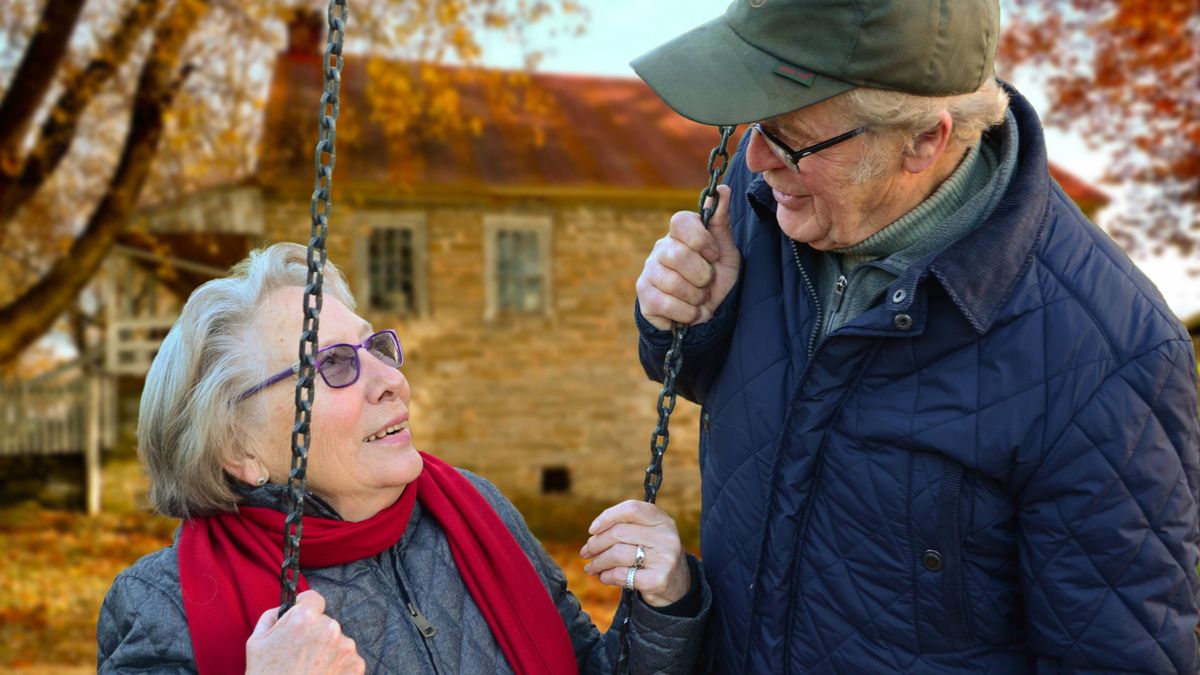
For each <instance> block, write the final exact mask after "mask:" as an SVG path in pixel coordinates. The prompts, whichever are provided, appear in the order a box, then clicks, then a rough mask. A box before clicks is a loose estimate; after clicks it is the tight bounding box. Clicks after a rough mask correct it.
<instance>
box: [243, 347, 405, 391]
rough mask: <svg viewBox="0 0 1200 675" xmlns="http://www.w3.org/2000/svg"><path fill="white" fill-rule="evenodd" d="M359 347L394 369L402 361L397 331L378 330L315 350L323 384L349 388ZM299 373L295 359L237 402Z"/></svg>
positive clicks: (357, 364) (356, 367) (355, 372)
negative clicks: (354, 341)
mask: <svg viewBox="0 0 1200 675" xmlns="http://www.w3.org/2000/svg"><path fill="white" fill-rule="evenodd" d="M360 349H366V350H367V352H368V353H370V354H372V355H374V356H375V358H377V359H379V360H380V361H383V362H384V364H386V365H389V366H391V367H393V368H399V367H400V364H402V363H404V353H403V352H402V351H401V350H400V338H399V337H397V336H396V331H394V330H381V331H379V332H378V333H375V334H374V335H372V336H371V337H369V338H367V339H366V340H363V341H362V342H361V343H360V344H356V345H351V344H345V343H340V344H336V345H329V346H327V347H322V348H321V349H318V350H317V355H316V361H317V372H318V373H320V374H321V379H322V380H325V384H327V385H329V386H330V387H333V388H335V389H340V388H341V387H349V386H350V385H352V384H354V383H355V382H357V381H358V374H359V373H360V372H361V371H362V363H361V362H360V361H359V358H358V350H360ZM299 372H300V362H299V361H297V362H296V363H294V364H292V367H291V368H288V369H287V370H281V371H279V372H278V373H276V374H275V375H272V376H271V377H269V378H268V379H266V380H264V381H263V382H262V383H261V384H258V385H256V386H253V387H251V388H249V389H247V390H246V391H244V392H242V395H241V396H238V398H237V400H238V402H239V403H240V402H241V401H244V400H246V399H248V398H250V397H251V396H253V395H255V394H257V393H258V392H260V391H262V390H263V389H266V388H267V387H269V386H271V385H273V384H275V383H276V382H282V381H283V380H285V379H287V378H289V377H291V376H292V375H295V374H296V373H299Z"/></svg>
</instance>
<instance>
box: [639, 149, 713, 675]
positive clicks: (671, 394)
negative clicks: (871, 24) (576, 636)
mask: <svg viewBox="0 0 1200 675" xmlns="http://www.w3.org/2000/svg"><path fill="white" fill-rule="evenodd" d="M735 128H736V127H733V126H723V127H720V129H721V141H720V144H719V145H717V146H715V147H713V149H712V151H711V152H709V153H708V185H706V186H705V187H704V189H703V190H701V191H700V201H699V204H698V205H697V207H696V208H697V210H698V211H699V212H700V222H701V223H703V224H704V227H706V228H707V227H708V222H709V220H710V219H711V218H712V215H713V214H714V213H716V210H717V202H719V201H720V193H718V192H717V185H718V184H719V183H720V182H721V176H723V175H724V174H725V169H726V168H728V166H729V152H728V150H727V149H726V148H728V147H729V137H730V136H731V135H732V134H733V130H734V129H735ZM709 197H711V198H712V201H711V202H710V201H709ZM687 329H688V327H687V326H686V325H685V324H680V323H674V322H673V323H672V324H671V348H670V349H668V350H667V356H666V359H665V360H664V362H663V373H664V375H663V386H662V390H661V391H659V393H658V424H657V425H655V427H654V433H653V434H651V435H650V466H648V467H646V479H645V481H644V482H643V484H642V487H643V489H644V491H645V497H644V499H645V501H648V502H650V503H651V504H653V503H654V502H655V501H656V500H657V499H658V489H659V488H660V487H661V486H662V475H663V474H662V462H663V457H664V456H665V455H666V454H667V444H668V443H669V442H670V440H671V433H670V430H669V429H668V425H669V424H670V422H671V413H672V412H674V411H675V378H676V377H678V376H679V369H680V368H681V367H682V366H683V338H684V336H685V335H687ZM620 609H621V610H623V611H624V615H625V618H624V620H622V621H621V626H620V629H619V630H620V631H621V652H620V655H619V656H618V658H617V672H618V673H622V674H623V673H628V672H629V618H630V614H631V611H632V610H633V591H630V590H623V591H621V605H620Z"/></svg>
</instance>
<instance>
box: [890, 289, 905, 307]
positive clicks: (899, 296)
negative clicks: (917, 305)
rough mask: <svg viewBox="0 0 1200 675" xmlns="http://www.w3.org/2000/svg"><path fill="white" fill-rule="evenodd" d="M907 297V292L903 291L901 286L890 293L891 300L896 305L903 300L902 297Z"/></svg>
mask: <svg viewBox="0 0 1200 675" xmlns="http://www.w3.org/2000/svg"><path fill="white" fill-rule="evenodd" d="M907 297H908V293H905V292H904V289H903V288H897V289H896V292H895V293H892V302H894V303H896V304H897V305H898V304H900V303H902V302H904V299H905V298H907Z"/></svg>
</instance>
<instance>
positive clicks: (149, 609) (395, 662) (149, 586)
mask: <svg viewBox="0 0 1200 675" xmlns="http://www.w3.org/2000/svg"><path fill="white" fill-rule="evenodd" d="M463 473H464V475H466V476H467V477H468V478H469V479H470V480H471V481H472V482H473V483H474V484H475V485H476V487H477V488H478V489H479V490H480V492H481V493H482V494H483V495H484V496H485V497H486V498H487V500H488V501H489V502H490V503H491V504H492V506H493V507H494V508H495V509H496V511H497V513H499V514H500V516H501V519H502V520H503V521H504V522H505V524H506V525H507V526H508V528H509V530H510V531H511V532H512V533H513V536H515V537H516V538H517V542H518V543H519V544H520V545H521V547H522V548H523V549H524V550H525V553H526V554H527V555H528V556H529V558H530V560H531V561H532V562H533V564H534V567H535V568H536V569H537V571H538V573H539V575H540V576H541V577H542V580H543V582H544V583H545V584H546V588H547V590H549V592H550V593H551V597H552V598H553V599H554V601H555V604H556V605H557V607H558V609H559V613H560V614H561V616H562V617H563V621H564V622H565V623H566V625H567V632H568V634H569V635H570V637H571V642H572V644H573V645H574V647H575V654H576V656H577V658H578V661H579V667H580V672H584V673H609V672H613V664H614V663H615V660H616V655H617V647H618V645H617V633H616V631H612V632H611V633H605V634H603V635H602V634H601V633H600V632H599V631H598V630H597V629H596V627H595V626H594V625H593V624H592V621H591V619H590V618H589V617H588V615H587V614H586V613H585V612H583V611H582V609H581V608H580V606H579V602H578V600H576V599H575V596H574V595H572V594H571V593H570V591H568V590H567V587H566V579H565V578H564V576H563V573H562V570H560V569H559V568H558V565H557V564H555V562H554V560H553V559H552V558H551V557H550V556H549V554H547V553H546V551H545V549H544V548H542V546H541V544H540V543H539V542H538V541H537V540H536V539H535V538H534V537H533V535H532V534H531V533H530V532H529V529H528V528H527V527H526V526H525V522H524V520H523V519H522V518H521V516H520V514H519V513H518V512H517V511H516V509H515V508H514V507H513V506H512V504H511V503H510V502H509V501H508V500H507V499H505V498H504V497H503V496H502V495H501V494H500V493H499V492H498V491H497V490H496V489H495V487H494V486H492V485H491V484H490V483H488V482H487V481H486V480H484V479H482V478H480V477H478V476H475V475H473V474H470V473H468V472H465V471H464V472H463ZM689 562H690V563H691V564H692V565H693V573H694V575H695V577H696V578H697V579H698V580H700V590H701V593H702V603H701V612H700V614H699V615H698V616H696V617H693V618H681V617H673V616H669V615H667V614H663V613H660V612H657V611H655V610H653V609H651V608H649V607H648V606H646V605H644V604H642V603H640V602H638V603H635V605H634V608H633V617H632V621H631V625H632V629H631V631H630V662H631V664H632V666H633V672H635V673H686V672H692V671H693V670H694V669H695V664H696V660H697V653H696V649H695V645H696V643H697V642H698V641H699V639H700V637H701V635H702V634H703V630H704V624H705V621H706V618H707V616H708V614H709V613H710V608H711V604H712V599H711V593H710V592H709V590H708V587H707V585H706V584H704V582H703V572H702V570H701V568H700V566H699V564H698V562H697V561H695V560H694V559H693V560H691V561H689ZM304 574H305V576H306V578H307V579H308V581H309V583H310V585H311V586H312V587H313V588H314V589H315V590H317V591H318V592H319V593H321V594H322V595H323V596H324V597H325V599H326V612H327V613H328V614H329V615H330V616H331V617H333V618H334V619H336V620H337V621H338V622H339V623H340V624H341V625H342V629H343V631H344V632H345V633H346V634H347V635H348V636H350V637H351V638H353V639H354V641H355V644H356V645H357V647H358V651H359V654H360V655H361V656H362V657H363V660H365V661H366V663H367V670H368V672H372V673H442V674H443V675H444V674H447V673H510V672H512V670H511V669H510V668H509V666H508V662H507V661H506V660H505V658H504V654H503V652H501V651H500V647H499V645H498V644H497V643H496V641H495V640H494V639H493V638H492V636H491V635H492V634H491V629H490V628H489V627H488V625H487V622H486V620H485V619H484V618H483V615H482V614H481V613H480V611H479V608H478V607H477V606H476V605H475V603H474V600H473V599H472V598H471V596H470V594H469V593H468V592H467V590H466V588H465V586H463V583H462V580H461V577H459V576H458V572H457V568H456V567H455V563H454V559H453V557H452V555H451V553H450V549H449V545H448V543H447V541H446V537H445V535H444V533H443V532H442V530H441V528H440V527H439V526H438V524H437V522H436V521H435V520H434V519H433V518H431V517H428V516H426V515H424V514H423V513H422V512H421V510H420V506H419V504H418V506H417V507H416V509H415V510H414V512H413V516H412V521H411V523H410V524H409V527H408V530H407V531H406V532H405V535H404V537H403V538H402V539H401V541H400V542H399V543H398V544H397V545H396V546H394V547H392V548H391V549H389V550H387V551H385V552H383V553H382V554H380V555H379V556H376V557H374V558H369V559H366V560H361V561H358V562H356V563H352V564H349V565H341V566H336V567H327V568H320V569H305V570H304ZM401 588H403V593H407V595H408V597H409V598H410V599H411V600H412V602H413V603H414V604H415V605H416V607H418V608H419V609H420V611H421V613H422V614H424V615H425V616H426V617H427V618H428V619H429V621H430V622H431V623H432V624H433V626H434V627H435V628H436V629H437V633H436V635H434V636H433V637H431V638H428V639H426V638H424V637H422V636H421V634H420V633H419V632H418V631H417V629H416V627H415V625H414V624H413V623H412V621H411V620H410V618H409V614H408V613H407V612H406V611H405V609H404V603H403V602H402V591H401ZM619 620H620V617H618V618H617V619H616V620H615V621H614V625H618V622H619ZM96 639H97V643H98V655H97V660H98V671H99V672H101V673H124V672H147V671H151V672H184V673H194V672H195V662H194V657H193V652H192V644H191V639H190V637H189V635H188V629H187V621H186V618H185V616H184V612H183V601H182V598H181V596H180V591H179V565H178V559H177V558H176V555H175V549H174V548H168V549H164V550H162V551H158V552H156V553H153V554H150V555H148V556H146V557H144V558H142V559H141V560H139V561H138V562H137V563H136V564H135V565H134V566H133V567H131V568H130V569H128V570H126V571H124V572H122V573H121V575H120V576H118V577H117V579H116V581H114V582H113V586H112V589H110V590H109V593H108V596H107V597H106V598H105V600H104V604H103V606H102V607H101V609H100V616H99V620H98V623H97V627H96Z"/></svg>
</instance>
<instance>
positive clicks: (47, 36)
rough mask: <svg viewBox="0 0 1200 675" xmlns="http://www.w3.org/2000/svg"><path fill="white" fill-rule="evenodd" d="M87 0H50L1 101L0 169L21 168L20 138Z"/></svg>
mask: <svg viewBox="0 0 1200 675" xmlns="http://www.w3.org/2000/svg"><path fill="white" fill-rule="evenodd" d="M83 3H84V0H47V2H46V5H45V7H43V8H42V16H41V17H40V18H39V19H38V23H37V27H36V28H34V30H33V37H32V38H31V39H30V40H29V47H28V48H26V50H25V54H24V55H23V56H22V57H21V64H20V65H19V66H17V72H16V73H14V74H13V78H12V82H10V83H9V85H8V91H6V92H5V93H4V100H3V101H0V173H2V174H6V175H10V176H11V175H15V174H16V173H17V171H18V170H19V169H20V164H21V163H20V156H21V153H20V152H19V150H20V146H21V140H22V139H23V138H24V137H25V131H26V130H27V129H28V128H29V121H30V120H31V119H32V118H33V114H34V113H35V112H36V111H37V108H38V105H39V104H41V102H42V97H43V96H45V95H46V90H47V89H49V88H50V83H51V82H53V81H54V73H55V72H56V71H57V70H58V64H59V62H60V61H62V57H63V54H65V53H66V52H67V44H68V43H70V41H71V33H73V32H75V23H76V22H77V21H78V20H79V12H80V10H82V9H83Z"/></svg>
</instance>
